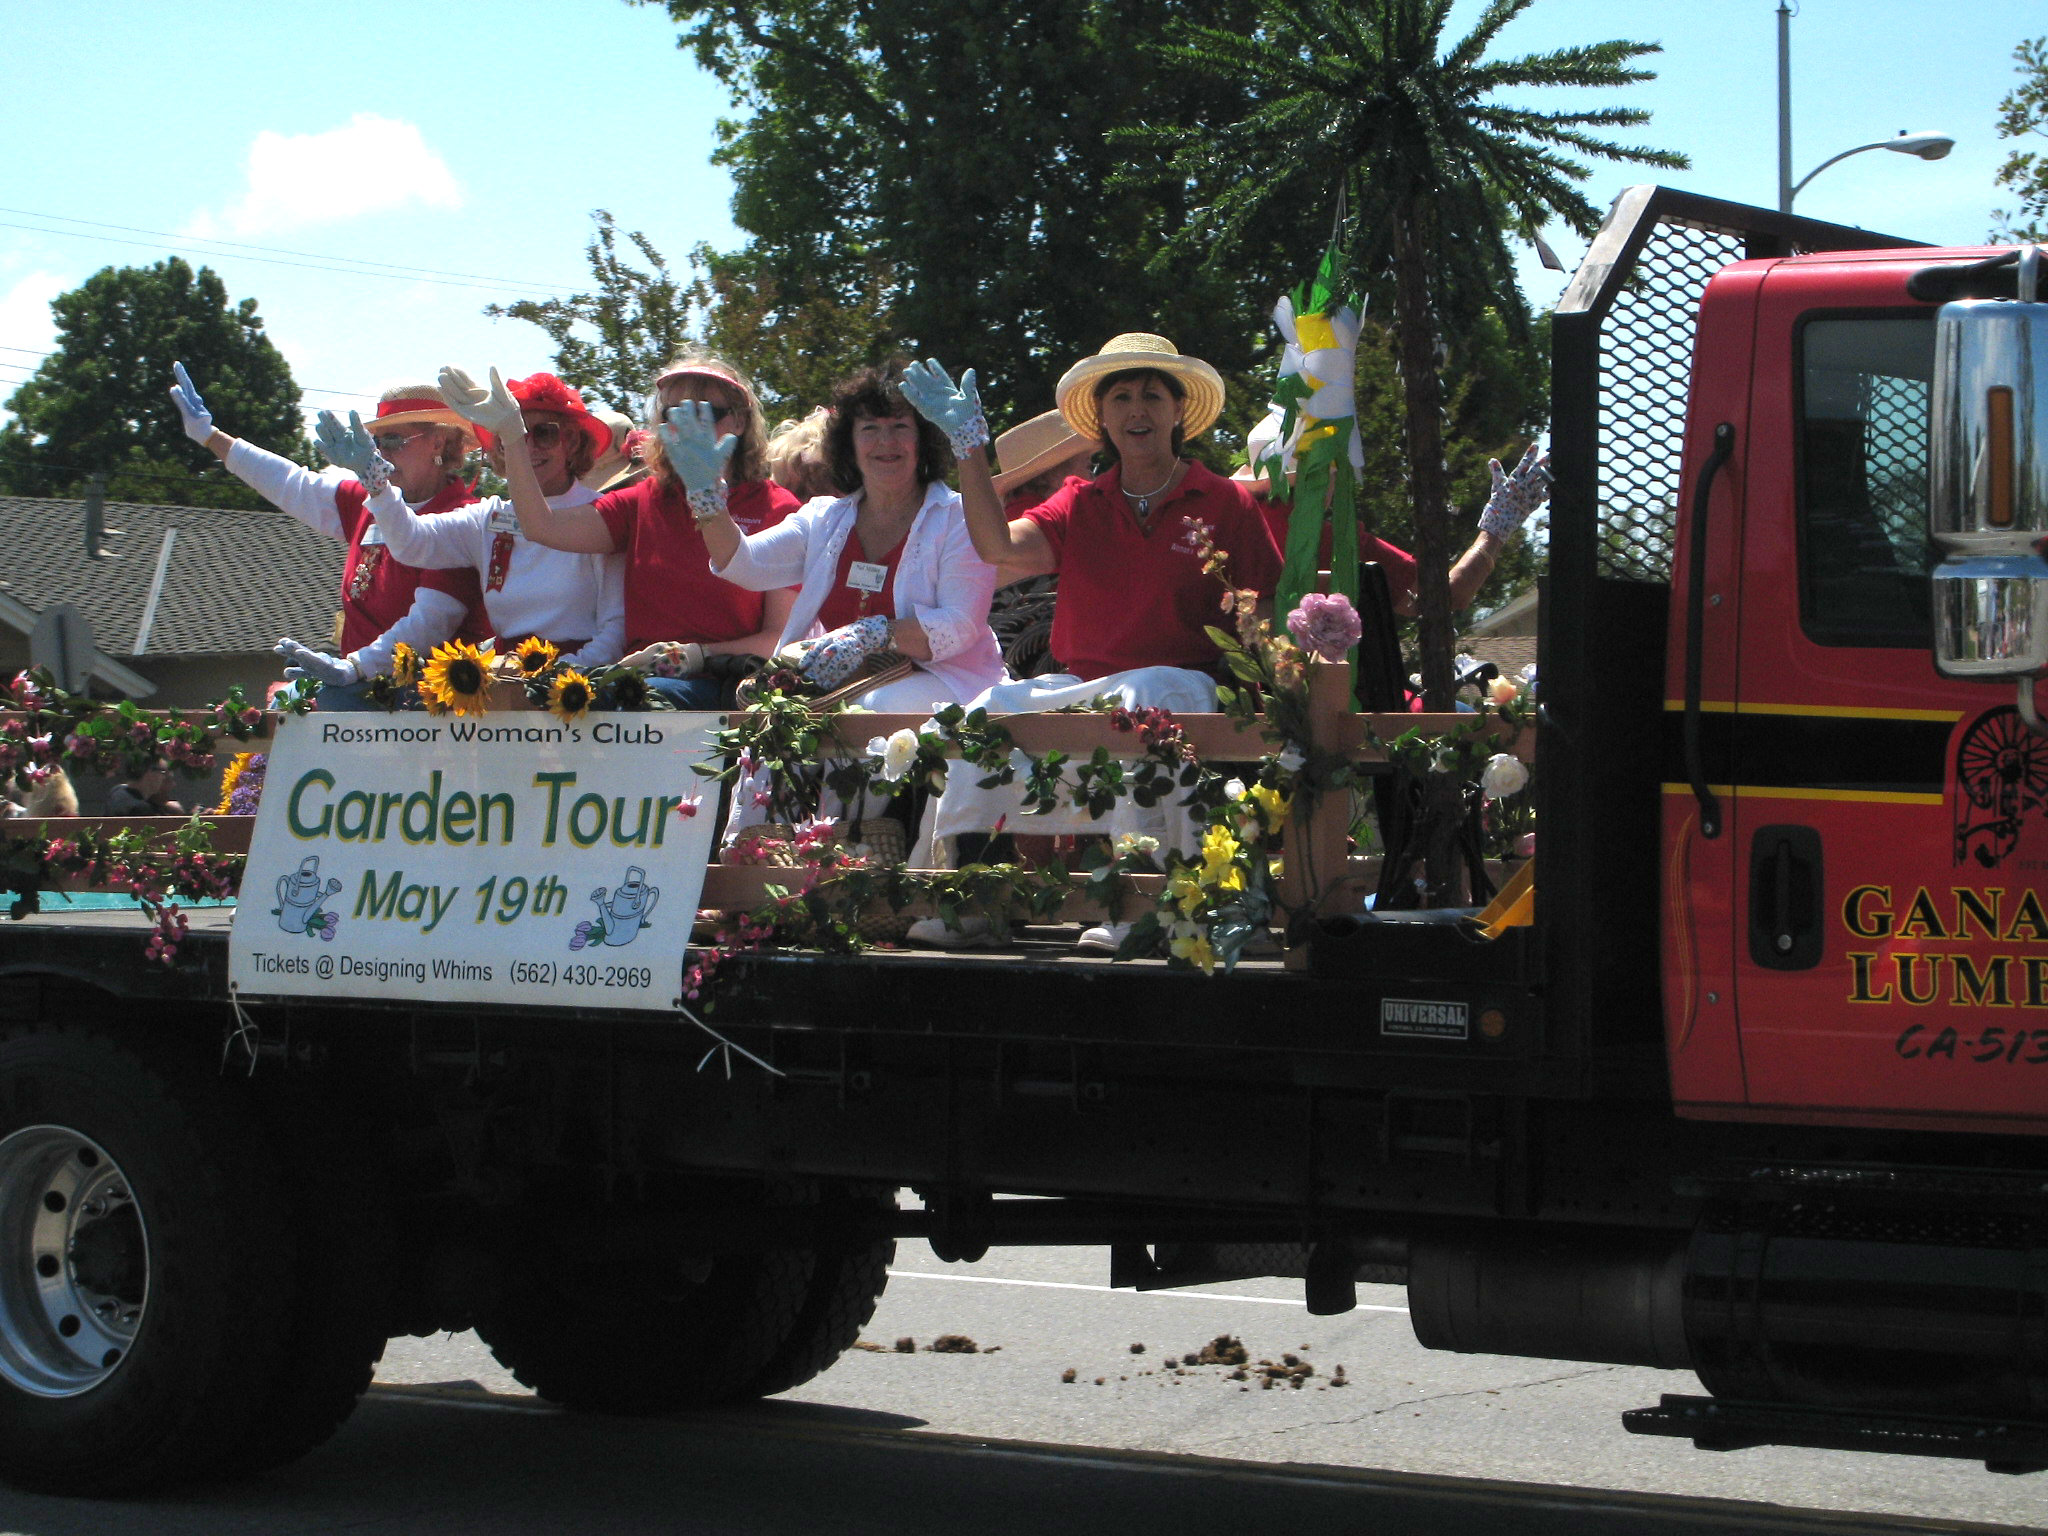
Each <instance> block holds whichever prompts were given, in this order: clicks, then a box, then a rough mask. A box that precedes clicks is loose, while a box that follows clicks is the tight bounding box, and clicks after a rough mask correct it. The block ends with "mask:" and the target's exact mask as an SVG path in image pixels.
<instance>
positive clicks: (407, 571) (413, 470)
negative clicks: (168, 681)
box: [171, 363, 491, 709]
mask: <svg viewBox="0 0 2048 1536" xmlns="http://www.w3.org/2000/svg"><path fill="white" fill-rule="evenodd" d="M172 372H173V373H174V374H176V375H177V380H178V382H177V385H176V387H174V388H173V389H172V390H171V401H172V403H173V404H174V405H176V406H177V408H178V415H179V416H180V417H181V418H182V419H183V421H184V426H185V435H186V436H187V437H189V438H191V439H192V440H193V441H194V442H195V443H198V444H200V445H201V446H202V447H204V448H205V449H207V451H208V452H210V453H212V454H213V455H214V456H215V457H216V458H218V459H219V460H220V461H221V462H222V463H223V464H225V465H226V466H227V468H228V473H230V474H232V475H233V476H234V477H235V478H236V479H238V480H240V481H242V482H243V483H244V484H246V485H248V486H249V487H250V488H251V489H253V490H254V491H256V492H257V493H258V494H259V495H261V496H262V497H263V498H264V499H265V500H266V501H268V502H270V503H271V505H273V506H275V507H277V508H278V509H279V510H281V511H284V512H288V513H290V514H291V515H292V516H293V517H295V518H297V519H298V520H299V521H300V522H302V523H304V524H305V525H306V526H307V527H308V528H311V529H312V530H313V531H314V532H315V533H320V534H324V535H326V536H327V537H328V538H330V539H335V540H338V541H339V542H341V543H343V544H346V545H347V546H348V557H347V560H346V562H345V563H344V564H343V566H342V574H341V634H340V643H341V650H342V652H343V654H342V655H340V656H329V655H326V654H325V653H323V652H320V651H315V650H313V649H311V648H310V647H308V646H304V645H301V644H300V643H299V642H298V641H296V640H292V639H284V640H280V641H279V642H278V645H277V650H278V654H279V655H281V656H283V657H284V658H285V659H286V660H287V661H290V662H291V663H293V670H294V672H302V673H306V674H310V675H311V676H313V677H316V678H318V679H319V680H320V681H321V683H322V684H323V685H324V686H323V687H322V689H321V693H320V703H321V707H322V708H325V709H371V708H374V707H376V706H374V705H372V704H370V703H369V702H368V701H367V700H366V699H364V698H363V697H362V696H361V695H362V681H363V679H365V678H370V677H375V676H376V675H377V674H378V673H380V672H388V671H389V670H390V669H391V656H392V652H393V651H394V650H395V649H396V647H397V645H398V643H399V642H400V641H404V642H405V643H406V644H407V645H410V646H411V647H412V648H413V649H414V650H415V651H416V652H418V653H419V654H420V655H422V656H424V655H426V654H427V652H429V651H431V650H432V649H433V648H434V647H435V646H437V645H439V644H441V643H442V642H443V641H444V640H447V639H448V638H449V637H450V636H454V637H455V638H458V639H462V640H470V641H482V640H485V639H487V638H489V636H490V633H491V631H490V626H489V623H488V621H487V620H486V619H485V618H484V613H483V591H482V588H481V586H480V585H479V584H478V582H477V579H476V576H475V573H474V572H471V571H466V570H447V571H428V570H421V569H420V568H419V567H418V566H417V565H413V564H407V563H406V562H405V561H404V560H402V559H395V558H393V554H392V551H391V550H390V548H389V546H387V545H386V544H385V542H384V535H383V533H382V532H381V531H380V530H379V529H378V527H377V524H376V521H375V520H374V519H373V518H372V517H371V515H370V513H369V511H368V509H367V507H366V505H365V504H366V502H367V501H368V498H369V494H370V493H369V491H368V489H367V488H366V487H365V486H364V484H363V482H362V481H361V480H360V479H359V478H356V477H355V476H353V475H352V474H351V473H350V472H349V471H348V470H347V469H346V468H343V467H337V468H333V469H327V470H320V471H315V470H310V469H307V468H306V467H305V466H304V465H303V464H294V463H293V462H292V461H291V460H290V459H287V458H283V457H281V456H279V455H278V454H274V453H269V452H266V451H265V450H264V449H261V448H258V447H257V446H256V445H255V444H254V443H249V442H244V441H243V440H242V439H241V438H238V437H233V436H230V435H229V434H228V433H226V432H223V431H221V430H220V429H219V428H218V427H216V426H214V424H213V415H212V413H211V412H210V411H208V410H207V408H206V402H205V401H204V400H202V399H201V398H200V395H199V391H198V389H197V388H196V387H195V386H194V385H193V383H192V376H191V375H190V374H188V373H187V372H186V371H185V365H184V364H183V363H175V364H173V365H172ZM369 432H370V433H374V434H375V438H374V441H375V443H376V449H377V452H378V453H379V454H380V455H381V456H382V458H383V459H384V460H385V462H386V463H387V465H388V466H389V470H390V475H391V483H392V484H394V485H396V486H397V487H398V493H399V495H400V496H401V497H402V498H403V499H404V501H405V504H406V505H407V506H408V507H410V508H411V509H412V510H413V511H414V512H416V513H417V514H418V515H419V516H420V517H423V518H427V517H434V516H438V515H440V514H442V513H446V512H450V511H453V510H454V509H455V508H457V507H460V506H463V505H465V504H467V503H469V502H473V501H475V500H476V494H475V492H474V491H472V490H471V489H470V487H469V486H468V484H467V483H465V482H464V481H463V479H462V478H461V475H462V466H463V462H464V460H465V459H466V458H467V457H468V455H469V451H470V449H471V448H473V447H474V446H475V445H476V435H475V433H473V432H472V431H471V430H470V426H469V423H468V422H466V421H464V420H463V419H462V418H461V417H460V416H458V415H457V414H456V413H455V412H454V411H451V410H450V409H449V408H448V402H447V401H446V400H444V399H442V397H441V392H440V391H439V390H438V389H436V388H434V387H433V386H432V385H429V384H406V385H401V386H400V387H399V388H397V389H387V390H386V391H384V394H383V396H382V397H381V398H380V399H379V400H378V401H377V414H376V416H375V418H374V419H373V420H372V421H371V423H370V426H369Z"/></svg>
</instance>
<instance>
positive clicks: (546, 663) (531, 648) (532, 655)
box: [512, 635, 562, 677]
mask: <svg viewBox="0 0 2048 1536" xmlns="http://www.w3.org/2000/svg"><path fill="white" fill-rule="evenodd" d="M512 654H513V655H514V656H515V657H517V658H518V661H519V670H520V671H522V672H524V673H525V674H526V675H527V676H528V677H532V676H533V675H534V674H535V673H536V672H545V671H547V669H548V668H549V667H552V666H553V665H554V664H555V662H556V661H557V660H558V659H559V658H560V657H561V654H562V653H561V652H560V651H558V650H556V649H555V648H554V646H553V645H551V644H549V643H548V642H547V641H545V640H543V639H541V637H540V636H539V635H528V636H527V637H526V638H525V639H524V640H522V641H520V642H519V648H518V649H517V650H515V651H514V652H513V653H512Z"/></svg>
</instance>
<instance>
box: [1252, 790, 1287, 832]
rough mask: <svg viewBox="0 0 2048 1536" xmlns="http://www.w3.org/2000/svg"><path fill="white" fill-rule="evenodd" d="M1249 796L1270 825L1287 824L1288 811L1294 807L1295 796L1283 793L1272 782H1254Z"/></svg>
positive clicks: (1260, 814)
mask: <svg viewBox="0 0 2048 1536" xmlns="http://www.w3.org/2000/svg"><path fill="white" fill-rule="evenodd" d="M1249 798H1250V800H1251V802H1252V804H1254V805H1256V806H1257V807H1258V808H1259V816H1260V817H1261V818H1262V819H1263V820H1264V821H1265V823H1266V825H1267V826H1268V827H1278V826H1283V825H1285V823H1286V821H1287V813H1288V812H1289V811H1290V810H1292V809H1293V807H1294V796H1292V795H1283V794H1281V793H1280V791H1279V790H1277V789H1275V788H1274V787H1273V786H1272V785H1270V784H1254V785H1253V786H1252V787H1251V791H1250V796H1249Z"/></svg>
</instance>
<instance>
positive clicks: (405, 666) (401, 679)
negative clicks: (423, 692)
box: [391, 640, 420, 688]
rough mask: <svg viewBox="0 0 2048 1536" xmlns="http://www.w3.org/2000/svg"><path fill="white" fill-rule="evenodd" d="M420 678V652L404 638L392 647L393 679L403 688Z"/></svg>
mask: <svg viewBox="0 0 2048 1536" xmlns="http://www.w3.org/2000/svg"><path fill="white" fill-rule="evenodd" d="M419 680H420V653H419V652H418V651H416V650H414V649H413V648H412V647H411V646H409V645H407V644H406V643H405V642H404V641H403V640H401V641H399V642H398V644H397V645H395V646H393V647H392V648H391V681H392V682H394V683H396V684H398V686H399V687H401V688H403V687H405V686H406V684H408V683H416V682H418V681H419Z"/></svg>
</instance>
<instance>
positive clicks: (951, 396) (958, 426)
mask: <svg viewBox="0 0 2048 1536" xmlns="http://www.w3.org/2000/svg"><path fill="white" fill-rule="evenodd" d="M898 387H899V388H900V389H902V391H903V398H904V399H906V400H908V401H909V402H910V403H911V404H912V405H914V406H916V407H917V411H918V414H919V415H920V416H922V417H924V419H925V420H926V421H928V422H930V423H931V424H932V425H933V426H935V427H937V428H938V429H939V430H940V431H941V432H943V433H945V434H946V440H947V441H948V442H950V443H951V444H952V445H953V457H954V458H956V459H961V458H965V457H966V456H967V455H968V453H969V452H971V451H972V450H974V449H976V448H979V447H981V446H982V445H983V444H984V443H986V442H987V441H988V418H987V417H985V416H983V415H982V413H981V394H980V392H979V391H978V390H976V389H975V387H974V370H973V369H972V368H970V369H968V370H967V371H966V372H965V373H963V374H961V375H960V382H959V383H958V384H957V385H956V384H955V383H954V382H953V381H952V380H951V379H950V378H948V377H947V376H946V370H945V369H943V368H941V367H940V366H939V365H938V363H937V361H936V360H931V359H928V360H927V361H925V362H922V363H912V364H911V365H910V366H909V367H908V368H906V369H904V370H903V379H902V382H901V384H900V385H899V386H898Z"/></svg>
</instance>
